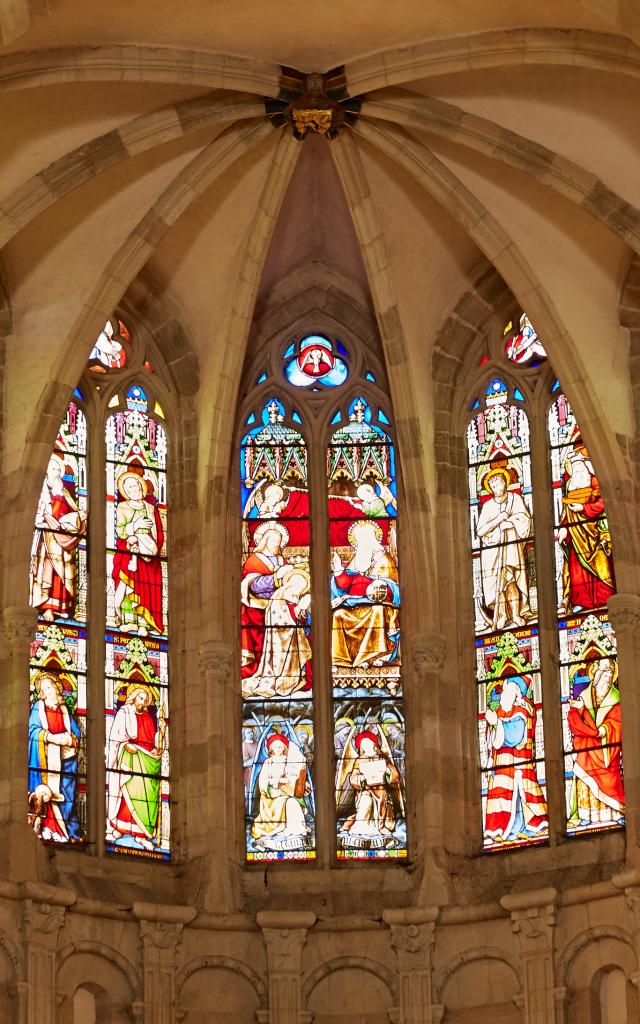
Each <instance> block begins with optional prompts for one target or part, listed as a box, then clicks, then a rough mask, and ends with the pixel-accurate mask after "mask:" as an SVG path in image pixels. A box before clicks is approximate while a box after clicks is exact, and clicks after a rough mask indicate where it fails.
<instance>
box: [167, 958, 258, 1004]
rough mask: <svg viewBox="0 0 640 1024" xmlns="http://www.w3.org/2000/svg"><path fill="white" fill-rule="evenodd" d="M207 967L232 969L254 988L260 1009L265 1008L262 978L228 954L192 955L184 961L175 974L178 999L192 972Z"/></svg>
mask: <svg viewBox="0 0 640 1024" xmlns="http://www.w3.org/2000/svg"><path fill="white" fill-rule="evenodd" d="M207 969H214V970H224V971H233V972H234V973H235V974H238V975H240V976H241V977H242V978H244V979H245V981H247V982H248V983H249V984H250V985H251V987H252V989H253V990H254V992H255V994H256V996H257V999H258V1005H259V1007H260V1009H261V1010H263V1009H265V1008H266V1006H267V1002H268V994H267V986H266V983H265V981H264V979H263V978H261V977H260V975H259V974H257V973H256V972H255V971H253V970H252V969H251V968H250V967H249V966H248V965H247V964H245V963H244V962H243V961H242V960H236V959H235V957H230V956H199V957H194V959H193V960H189V962H188V963H186V964H185V965H184V967H182V968H181V970H180V971H178V974H177V975H176V992H177V994H178V999H179V998H180V994H181V992H182V989H183V988H184V985H185V982H186V981H187V979H188V978H190V977H191V975H192V974H196V972H197V971H203V970H207Z"/></svg>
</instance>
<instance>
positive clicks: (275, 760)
mask: <svg viewBox="0 0 640 1024" xmlns="http://www.w3.org/2000/svg"><path fill="white" fill-rule="evenodd" d="M265 746H266V751H267V756H266V757H265V759H264V761H263V762H262V766H261V768H260V773H259V775H258V781H257V788H258V792H259V794H260V805H259V810H258V813H257V815H256V816H255V818H254V819H253V824H252V825H251V838H252V839H253V842H254V845H255V846H258V847H264V848H265V849H272V850H273V849H279V848H283V849H284V848H292V849H293V848H295V847H296V846H300V845H303V844H304V837H306V836H308V835H309V833H310V831H311V830H310V828H309V826H308V825H307V821H306V815H305V812H306V799H305V798H307V797H308V796H309V794H310V792H311V787H310V784H309V781H308V779H307V763H306V760H305V757H304V754H303V753H302V750H301V749H300V747H299V746H298V744H297V743H296V742H295V741H294V740H293V739H292V738H290V737H289V736H285V735H284V733H281V732H274V733H271V735H270V736H269V737H268V739H267V740H266V743H265Z"/></svg>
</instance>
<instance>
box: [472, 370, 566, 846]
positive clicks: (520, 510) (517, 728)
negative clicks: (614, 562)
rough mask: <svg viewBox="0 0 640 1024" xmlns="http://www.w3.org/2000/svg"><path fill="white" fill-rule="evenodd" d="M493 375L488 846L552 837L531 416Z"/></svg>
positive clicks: (484, 604) (484, 632)
mask: <svg viewBox="0 0 640 1024" xmlns="http://www.w3.org/2000/svg"><path fill="white" fill-rule="evenodd" d="M521 399H522V395H521V392H519V391H518V390H517V389H516V391H515V393H514V392H513V391H510V389H509V387H508V386H507V384H506V383H505V381H504V380H502V379H500V378H499V377H495V378H493V379H492V380H491V381H490V382H489V385H488V387H487V388H486V393H485V397H484V402H483V406H484V407H483V408H482V410H481V411H480V412H478V414H477V415H476V416H475V417H474V418H473V420H472V421H471V423H470V424H469V427H468V430H467V449H468V457H469V496H470V521H471V547H472V572H473V598H474V610H475V636H476V641H475V644H476V683H477V700H478V731H479V738H480V762H481V764H480V778H481V793H482V811H483V833H484V847H485V849H486V850H492V849H496V848H500V847H502V846H504V845H507V844H508V845H509V846H519V845H522V844H528V843H531V842H540V840H542V839H545V838H546V836H547V833H548V821H547V801H546V793H545V765H544V739H543V729H542V688H541V680H540V645H539V635H538V594H537V583H536V564H535V550H534V525H533V524H534V520H533V494H532V485H531V454H530V447H529V446H530V439H529V420H528V417H527V414H526V412H525V411H524V408H523V405H522V400H521Z"/></svg>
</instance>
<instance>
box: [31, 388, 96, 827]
mask: <svg viewBox="0 0 640 1024" xmlns="http://www.w3.org/2000/svg"><path fill="white" fill-rule="evenodd" d="M87 517H88V491H87V421H86V418H85V415H84V412H83V411H82V410H81V409H80V408H79V406H78V405H77V404H76V403H75V402H71V403H70V404H69V406H68V408H67V415H66V417H65V419H64V421H63V423H62V424H61V425H60V429H59V431H58V436H57V439H56V442H55V445H54V450H53V453H52V455H51V458H50V459H49V465H48V467H47V471H46V475H45V479H44V482H43V485H42V492H41V495H40V500H39V502H38V509H37V512H36V520H35V530H34V536H33V546H32V550H31V567H30V604H31V605H32V607H34V608H37V610H38V624H37V628H36V634H35V637H34V640H33V643H32V644H31V652H30V653H31V671H30V713H29V740H28V751H29V753H28V757H29V780H28V796H29V810H28V820H29V824H30V825H31V826H32V827H33V829H34V831H35V833H36V834H37V835H38V836H40V838H41V839H43V840H46V841H47V842H51V843H80V842H82V841H83V840H84V838H85V837H86V830H87V820H86V770H87V769H86V709H87V700H86V672H87V541H86V538H87V522H88V519H87Z"/></svg>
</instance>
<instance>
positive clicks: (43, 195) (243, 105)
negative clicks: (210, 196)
mask: <svg viewBox="0 0 640 1024" xmlns="http://www.w3.org/2000/svg"><path fill="white" fill-rule="evenodd" d="M263 114H264V103H263V101H262V100H257V99H253V98H252V97H250V96H247V95H246V94H243V93H239V94H232V95H229V94H224V93H215V92H213V93H209V94H207V95H206V96H197V97H195V98H194V99H191V100H185V101H183V102H181V103H175V104H173V105H172V106H167V107H164V108H163V109H162V110H161V111H155V112H154V113H153V114H142V115H140V116H139V117H136V118H134V119H133V120H131V121H127V122H125V123H124V124H122V125H120V127H118V128H114V129H113V130H112V131H109V132H106V133H105V134H104V135H98V136H96V137H95V138H93V139H90V140H89V141H88V142H84V143H83V144H82V145H81V146H77V147H76V148H75V149H72V150H70V151H69V152H68V153H65V154H64V155H63V156H61V157H59V158H58V159H57V160H54V161H53V163H51V164H49V165H48V166H47V167H43V168H42V169H41V170H40V171H39V172H38V173H37V174H35V175H34V176H33V177H32V178H30V179H29V180H28V181H24V182H21V184H20V185H19V186H18V187H17V188H16V189H15V190H14V191H13V192H11V193H10V194H9V195H7V196H5V197H4V198H3V199H2V206H3V210H4V211H5V217H4V219H3V221H2V224H1V225H0V248H2V247H4V246H5V245H7V244H8V242H9V241H10V240H11V239H12V238H13V237H14V235H16V234H18V232H19V231H22V229H23V228H25V227H26V226H27V225H28V224H29V223H30V222H31V221H32V220H33V219H34V217H37V216H39V215H40V214H41V213H42V212H43V211H44V210H46V209H48V208H49V207H50V206H52V205H53V203H56V202H58V200H59V199H62V198H63V197H64V196H66V195H68V194H69V193H70V192H73V190H74V189H76V188H79V187H80V186H81V185H84V184H85V183H86V182H87V181H89V180H90V179H91V178H94V177H95V176H96V175H98V174H101V173H102V172H103V171H107V170H109V169H110V168H111V167H114V166H115V165H116V164H118V163H120V162H121V161H123V160H126V159H128V158H129V157H132V156H138V155H139V154H140V153H143V152H146V151H147V150H149V149H153V148H154V147H156V146H161V145H164V144H165V143H166V142H170V141H172V140H173V139H178V138H181V137H183V136H185V135H187V134H189V133H190V132H194V131H197V130H198V129H199V128H202V127H203V126H205V125H211V126H213V125H216V124H220V123H225V122H229V121H231V120H234V121H238V120H244V119H246V118H250V117H260V116H262V115H263ZM69 167H73V172H72V173H69Z"/></svg>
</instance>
